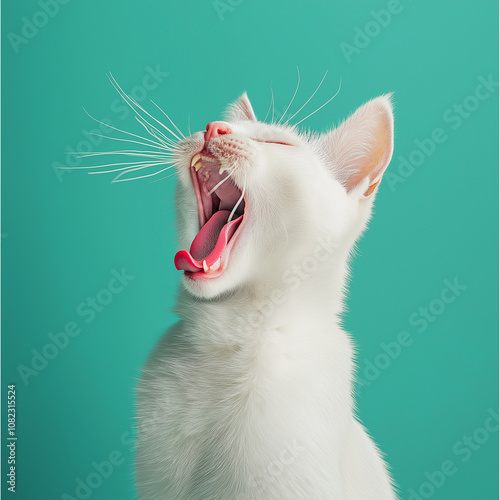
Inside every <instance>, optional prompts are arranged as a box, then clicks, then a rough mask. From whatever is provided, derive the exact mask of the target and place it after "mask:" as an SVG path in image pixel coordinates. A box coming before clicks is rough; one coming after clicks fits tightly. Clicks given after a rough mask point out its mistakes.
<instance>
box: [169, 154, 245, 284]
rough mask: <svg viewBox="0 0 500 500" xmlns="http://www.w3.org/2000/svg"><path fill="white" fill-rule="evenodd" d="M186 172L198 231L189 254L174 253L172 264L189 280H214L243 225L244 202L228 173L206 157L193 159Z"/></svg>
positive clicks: (212, 158)
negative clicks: (196, 214) (192, 193)
mask: <svg viewBox="0 0 500 500" xmlns="http://www.w3.org/2000/svg"><path fill="white" fill-rule="evenodd" d="M190 170H191V179H192V181H193V187H194V191H195V195H196V201H197V203H198V218H199V223H200V230H199V232H198V234H197V235H196V237H195V238H194V240H193V242H192V243H191V247H190V249H189V251H187V250H180V251H179V252H177V254H176V255H175V258H174V263H175V267H176V268H177V269H178V270H179V271H184V273H185V274H186V275H187V276H189V277H191V278H208V277H210V278H216V277H218V276H220V275H221V274H222V272H223V270H224V269H225V267H226V266H227V262H228V259H229V256H230V253H231V250H232V247H233V246H234V243H235V241H236V237H237V232H238V229H239V227H240V225H241V223H242V222H243V216H244V210H245V199H244V195H243V193H242V191H241V190H240V189H239V188H238V187H237V186H236V184H235V183H234V182H233V180H232V179H231V178H230V177H229V175H230V172H228V170H226V169H225V168H224V167H222V166H221V163H220V161H219V160H218V159H217V158H214V157H213V156H212V155H211V154H210V153H205V152H201V153H198V154H196V155H194V156H193V158H192V160H191V169H190Z"/></svg>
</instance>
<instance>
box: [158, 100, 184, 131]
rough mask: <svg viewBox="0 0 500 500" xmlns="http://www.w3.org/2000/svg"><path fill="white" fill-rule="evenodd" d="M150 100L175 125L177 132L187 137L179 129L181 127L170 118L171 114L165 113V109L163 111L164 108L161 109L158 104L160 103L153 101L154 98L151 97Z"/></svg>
mask: <svg viewBox="0 0 500 500" xmlns="http://www.w3.org/2000/svg"><path fill="white" fill-rule="evenodd" d="M150 101H151V102H152V103H153V104H154V105H155V106H156V107H157V108H158V109H159V110H160V111H161V112H162V113H163V114H164V115H165V116H166V117H167V119H168V121H169V122H170V123H171V124H172V125H173V126H174V128H175V130H177V132H179V134H181V135H182V137H183V139H185V138H186V136H185V135H184V134H183V133H182V132H181V131H180V130H179V127H178V126H177V125H176V124H175V123H174V122H173V121H172V120H171V119H170V116H168V115H167V113H165V111H163V109H161V108H160V106H158V104H156V102H154V101H153V99H150Z"/></svg>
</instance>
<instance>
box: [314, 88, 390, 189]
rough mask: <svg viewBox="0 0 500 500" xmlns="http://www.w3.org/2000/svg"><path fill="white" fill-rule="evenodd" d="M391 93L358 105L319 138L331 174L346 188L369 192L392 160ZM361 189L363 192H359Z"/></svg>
mask: <svg viewBox="0 0 500 500" xmlns="http://www.w3.org/2000/svg"><path fill="white" fill-rule="evenodd" d="M391 97H392V96H391V94H389V95H383V96H380V97H377V98H376V99H373V100H372V101H369V102H367V103H366V104H365V105H363V106H361V107H360V108H359V109H358V110H357V111H356V112H355V113H354V114H353V115H351V116H350V117H349V118H348V119H347V120H346V121H345V122H344V123H342V124H341V125H340V126H339V127H338V128H336V129H335V130H333V131H332V132H329V133H327V134H325V135H323V136H322V137H321V138H320V141H321V148H322V151H323V153H324V154H325V155H326V158H327V161H328V162H329V163H330V165H331V168H332V170H333V173H334V175H335V176H336V177H337V179H338V180H339V181H340V182H341V183H342V184H343V185H344V187H345V188H346V190H347V192H348V193H350V192H352V191H355V190H356V188H358V189H359V190H360V194H362V195H363V196H365V197H368V196H370V195H371V194H372V193H373V192H374V191H375V190H376V188H377V187H378V185H379V183H380V181H381V180H382V175H383V173H384V171H385V169H386V168H387V166H388V165H389V162H390V161H391V157H392V152H393V142H394V117H393V112H392V103H391ZM361 191H362V193H361Z"/></svg>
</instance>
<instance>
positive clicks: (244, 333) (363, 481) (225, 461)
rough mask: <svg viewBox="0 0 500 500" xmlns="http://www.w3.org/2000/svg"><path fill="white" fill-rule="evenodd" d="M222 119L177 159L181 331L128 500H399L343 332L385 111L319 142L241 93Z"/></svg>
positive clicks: (148, 397) (146, 401) (170, 340)
mask: <svg viewBox="0 0 500 500" xmlns="http://www.w3.org/2000/svg"><path fill="white" fill-rule="evenodd" d="M226 119H227V121H226V122H212V123H209V124H208V126H207V130H206V131H203V132H197V133H195V134H193V135H192V136H190V137H188V138H186V139H183V140H182V141H180V142H179V143H178V144H177V147H176V157H175V166H176V169H177V174H178V178H179V183H178V189H177V198H176V204H177V215H178V231H179V244H180V245H179V246H180V248H181V249H183V250H181V251H179V252H178V253H177V255H176V257H175V264H176V266H177V268H178V269H179V270H182V271H184V273H183V278H182V285H183V286H182V287H181V291H180V294H179V300H178V304H177V308H176V312H177V314H178V315H179V317H180V321H179V322H178V323H177V324H176V325H174V326H173V327H172V328H171V329H170V331H169V332H168V333H167V334H166V335H165V336H164V337H163V338H162V339H161V340H160V342H159V344H158V345H157V346H156V348H155V350H154V352H153V353H152V355H151V357H150V359H149V361H148V362H147V364H146V366H145V368H144V373H143V376H142V379H141V382H140V386H139V390H138V398H139V400H138V417H139V443H138V450H137V482H138V490H139V498H140V500H294V499H305V500H394V499H395V498H396V496H395V493H394V491H393V487H392V485H391V479H390V477H389V474H388V472H387V469H386V465H385V464H384V462H383V460H382V458H381V457H380V452H379V451H378V450H377V447H376V446H375V444H374V443H373V441H372V440H371V439H370V437H369V436H368V435H367V433H366V432H365V430H364V429H363V427H362V426H361V424H360V423H359V422H358V421H357V420H356V417H355V414H354V402H353V398H352V393H353V346H352V343H351V340H350V338H349V336H348V335H347V334H346V333H345V332H344V331H343V330H342V328H341V326H340V324H341V320H340V314H341V312H342V301H343V290H344V287H345V280H346V275H347V273H348V261H349V256H350V252H351V249H352V247H353V245H354V243H355V241H356V239H357V238H358V237H359V235H360V234H361V232H362V231H363V229H364V228H365V226H366V224H367V221H368V219H369V218H370V213H371V208H372V204H373V199H374V197H375V193H376V191H377V186H378V184H379V183H380V180H381V178H382V174H383V173H384V171H385V169H386V167H387V165H388V164H389V161H390V159H391V156H392V151H393V115H392V107H391V103H390V98H389V97H388V96H382V97H378V98H377V99H374V100H372V101H370V102H368V103H367V104H365V105H364V106H362V107H361V108H360V109H358V110H357V111H356V112H355V113H354V114H353V115H352V116H351V117H350V118H349V119H347V120H346V121H345V122H344V123H343V124H342V125H340V126H339V127H338V128H336V129H334V130H333V131H331V132H328V133H325V134H322V135H305V134H303V133H300V132H299V131H298V130H297V129H296V128H295V127H291V126H288V125H280V124H268V123H263V122H259V121H257V119H256V117H255V114H254V112H253V110H252V106H251V104H250V101H249V100H248V98H247V96H246V94H244V95H243V96H242V97H240V98H239V100H238V101H236V102H235V103H234V104H232V105H231V107H230V109H229V111H228V113H227V116H226ZM224 179H225V180H224ZM228 221H229V222H228ZM200 228H201V230H200ZM187 249H189V251H188V250H187Z"/></svg>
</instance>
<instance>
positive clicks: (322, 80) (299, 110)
mask: <svg viewBox="0 0 500 500" xmlns="http://www.w3.org/2000/svg"><path fill="white" fill-rule="evenodd" d="M327 74H328V70H326V72H325V74H324V76H323V78H322V79H321V81H320V82H319V85H318V86H317V87H316V90H315V91H314V92H313V93H312V95H311V97H309V99H307V101H306V102H305V103H304V104H303V105H302V106H301V107H300V108H299V109H298V110H297V111H296V112H295V113H294V114H293V115H292V116H291V117H290V118H288V120H287V121H286V122H285V123H283V125H286V124H287V123H288V122H289V121H290V120H292V119H293V118H294V117H295V116H297V115H298V114H299V113H300V112H301V111H302V110H303V109H304V108H305V107H306V106H307V104H308V102H309V101H310V100H311V99H312V98H313V97H314V96H315V95H316V92H317V91H318V90H319V89H320V87H321V85H323V82H324V81H325V78H326V75H327Z"/></svg>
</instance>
